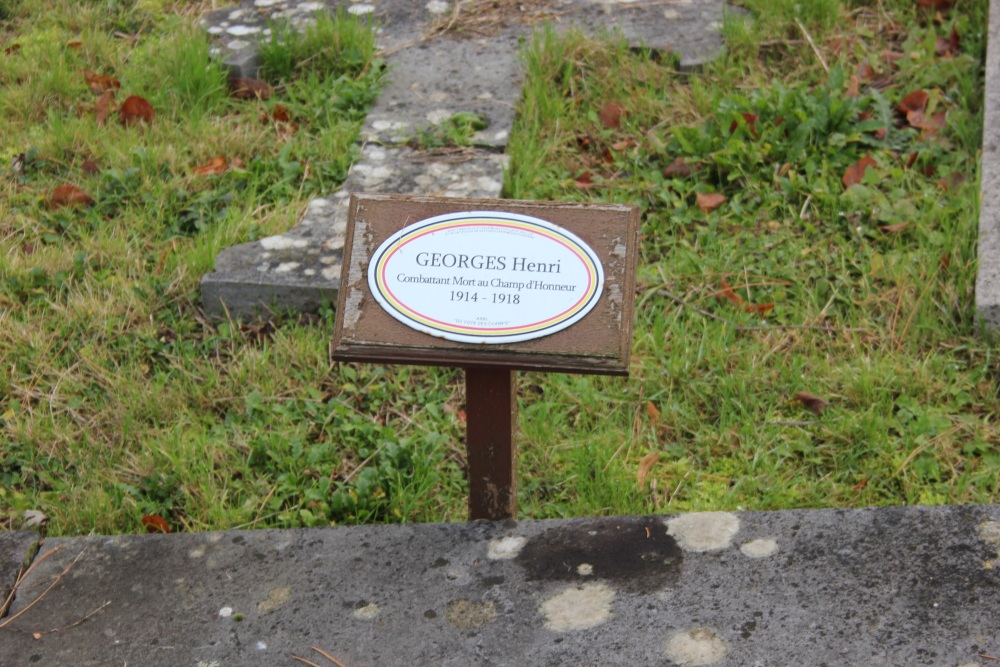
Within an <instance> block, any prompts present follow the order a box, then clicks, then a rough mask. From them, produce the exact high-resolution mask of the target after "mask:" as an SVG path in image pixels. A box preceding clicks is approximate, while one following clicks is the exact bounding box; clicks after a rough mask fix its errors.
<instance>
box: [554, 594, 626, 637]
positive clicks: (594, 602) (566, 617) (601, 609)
mask: <svg viewBox="0 0 1000 667" xmlns="http://www.w3.org/2000/svg"><path fill="white" fill-rule="evenodd" d="M614 599H615V591H614V590H613V589H611V588H610V587H609V586H608V585H607V584H603V583H600V582H595V583H592V584H583V585H581V586H576V587H574V588H570V589H567V590H565V591H563V592H562V593H560V594H558V595H556V596H554V597H551V598H549V599H548V600H546V601H545V602H543V603H542V615H543V616H545V627H546V628H548V629H549V630H553V631H555V632H570V631H572V630H586V629H587V628H593V627H596V626H598V625H600V624H601V623H604V622H605V621H606V620H608V618H609V617H610V616H611V602H612V601H613V600H614Z"/></svg>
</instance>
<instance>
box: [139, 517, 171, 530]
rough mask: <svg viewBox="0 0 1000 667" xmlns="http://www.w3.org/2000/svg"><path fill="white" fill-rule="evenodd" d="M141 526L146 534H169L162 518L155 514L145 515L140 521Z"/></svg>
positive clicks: (168, 528) (167, 526)
mask: <svg viewBox="0 0 1000 667" xmlns="http://www.w3.org/2000/svg"><path fill="white" fill-rule="evenodd" d="M141 521H142V525H144V526H145V527H146V532H147V533H169V532H170V526H169V525H167V522H166V521H164V520H163V518H162V517H158V516H156V515H155V514H147V515H146V516H144V517H142V519H141Z"/></svg>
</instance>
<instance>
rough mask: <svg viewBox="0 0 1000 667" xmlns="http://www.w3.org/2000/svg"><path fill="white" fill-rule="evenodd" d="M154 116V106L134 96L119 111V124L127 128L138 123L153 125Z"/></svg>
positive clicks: (123, 103)
mask: <svg viewBox="0 0 1000 667" xmlns="http://www.w3.org/2000/svg"><path fill="white" fill-rule="evenodd" d="M154 115H155V113H154V111H153V105H152V104H150V103H149V101H148V100H146V99H144V98H142V97H139V96H138V95H132V96H131V97H129V98H128V99H126V100H125V101H124V102H122V105H121V108H119V109H118V122H120V123H121V124H122V125H124V126H126V127H131V126H132V125H135V124H136V123H152V122H153V116H154Z"/></svg>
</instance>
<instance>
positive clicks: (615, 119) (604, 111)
mask: <svg viewBox="0 0 1000 667" xmlns="http://www.w3.org/2000/svg"><path fill="white" fill-rule="evenodd" d="M627 113H628V112H627V111H626V110H625V107H624V106H622V105H621V104H619V103H618V102H605V104H604V106H602V107H601V110H600V112H598V114H597V115H598V117H599V118H600V119H601V125H603V126H604V128H605V129H608V130H616V129H618V128H619V127H621V125H622V118H624V117H625V115H626V114H627Z"/></svg>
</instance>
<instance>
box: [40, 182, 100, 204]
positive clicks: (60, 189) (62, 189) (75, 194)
mask: <svg viewBox="0 0 1000 667" xmlns="http://www.w3.org/2000/svg"><path fill="white" fill-rule="evenodd" d="M93 203H94V200H93V198H91V196H90V195H88V194H87V193H86V192H84V191H83V190H81V189H80V188H78V187H76V186H75V185H70V184H69V183H66V184H63V185H57V186H56V188H55V189H54V190H53V191H52V194H51V195H49V208H51V209H53V210H57V209H60V208H62V207H63V206H73V207H80V206H90V205H91V204H93Z"/></svg>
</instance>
